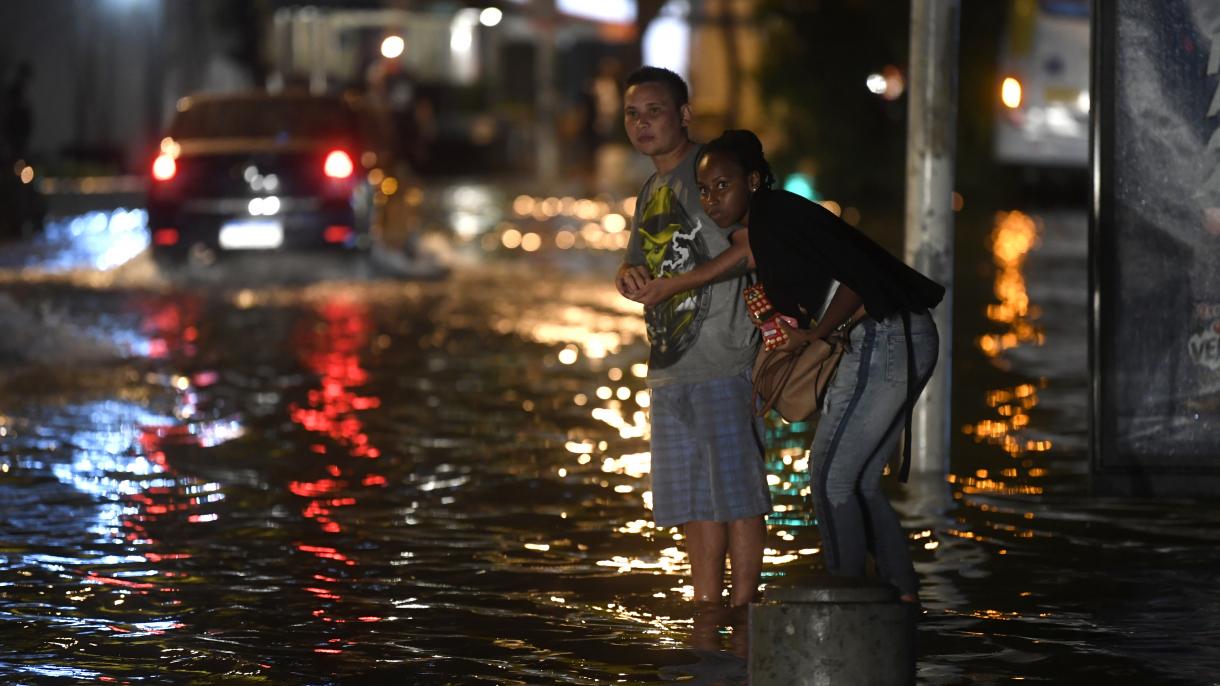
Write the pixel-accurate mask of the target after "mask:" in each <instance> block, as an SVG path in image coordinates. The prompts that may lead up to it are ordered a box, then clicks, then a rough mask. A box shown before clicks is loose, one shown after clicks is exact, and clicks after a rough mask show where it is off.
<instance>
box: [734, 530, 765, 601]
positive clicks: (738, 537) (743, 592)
mask: <svg viewBox="0 0 1220 686" xmlns="http://www.w3.org/2000/svg"><path fill="white" fill-rule="evenodd" d="M728 532H729V564H730V566H731V568H732V575H733V590H732V591H731V592H730V594H729V605H730V606H732V607H739V606H744V605H748V604H749V603H750V602H751V601H752V600H754V596H755V594H756V593H758V579H759V577H760V576H761V575H762V558H763V546H764V545H765V544H766V542H767V525H766V524H765V523H764V521H763V517H762V515H759V516H758V517H746V518H744V519H734V520H733V521H731V522H729V525H728Z"/></svg>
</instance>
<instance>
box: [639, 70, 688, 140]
mask: <svg viewBox="0 0 1220 686" xmlns="http://www.w3.org/2000/svg"><path fill="white" fill-rule="evenodd" d="M689 123H690V105H683V106H682V107H681V108H678V107H677V106H675V105H674V100H673V97H672V96H670V94H669V91H668V90H666V88H665V86H663V85H661V84H659V83H651V82H647V83H637V84H635V85H634V86H632V87H630V88H628V89H627V92H626V93H625V94H624V95H623V126H624V127H625V128H626V129H627V138H628V139H630V140H631V144H632V145H633V146H635V149H636V150H639V151H640V152H641V153H643V154H645V155H648V156H649V157H656V156H657V155H664V154H665V153H669V152H673V151H674V150H677V149H678V148H680V147H681V146H682V144H683V143H684V142H685V141H686V130H685V128H686V126H687V125H688V124H689Z"/></svg>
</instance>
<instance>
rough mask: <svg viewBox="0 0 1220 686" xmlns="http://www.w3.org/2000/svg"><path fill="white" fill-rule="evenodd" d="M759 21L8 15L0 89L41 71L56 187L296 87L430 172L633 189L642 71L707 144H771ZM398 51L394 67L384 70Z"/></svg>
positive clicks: (529, 12)
mask: <svg viewBox="0 0 1220 686" xmlns="http://www.w3.org/2000/svg"><path fill="white" fill-rule="evenodd" d="M755 4H756V0H640V1H639V2H637V0H485V1H484V2H474V1H473V0H471V1H463V2H438V1H431V0H343V1H340V0H319V1H315V2H312V3H309V4H301V3H295V2H288V1H286V0H212V1H209V2H173V1H170V0H6V1H5V2H3V3H0V72H3V73H4V75H5V77H6V78H7V77H8V75H9V74H12V73H15V70H16V69H17V67H18V65H19V64H21V63H23V62H28V63H30V64H31V65H32V66H33V78H32V80H31V81H30V83H29V87H28V92H29V99H30V102H31V105H32V110H33V112H34V128H33V136H32V141H31V145H30V147H31V150H32V155H33V156H34V157H35V158H36V159H39V160H42V161H43V162H44V163H51V169H50V171H51V173H53V174H78V173H117V172H135V173H138V172H142V171H143V169H144V166H145V164H146V163H147V159H146V158H147V157H148V156H149V153H150V152H151V151H152V150H154V149H155V144H156V141H157V140H158V134H159V132H160V130H161V129H162V127H163V126H164V125H165V123H166V121H167V119H168V117H169V115H170V114H171V113H172V112H173V110H174V107H175V103H176V102H177V100H178V99H179V98H180V97H182V96H183V95H186V94H189V93H192V92H198V91H232V90H242V89H248V88H262V87H268V88H270V89H272V90H277V89H284V88H294V87H300V88H308V89H311V90H314V91H338V90H345V89H359V90H367V91H369V92H371V93H373V94H374V95H377V96H379V97H382V98H384V99H385V101H386V103H387V104H388V105H389V106H390V107H392V108H395V109H396V110H397V111H398V112H399V114H400V116H399V122H400V130H401V132H402V134H403V138H404V141H405V145H407V146H408V147H411V148H412V154H411V157H412V159H413V160H414V161H415V162H416V163H417V166H418V167H420V168H421V169H424V170H426V171H429V172H436V173H444V172H454V173H484V172H491V173H496V172H511V173H520V172H525V171H531V172H537V173H538V174H539V175H540V176H542V177H544V178H559V176H561V175H563V176H567V177H570V176H572V175H573V174H574V173H578V174H589V175H593V176H605V175H607V174H614V173H616V170H617V173H618V174H619V175H620V176H623V177H624V178H626V179H631V183H633V184H634V183H637V182H638V179H636V176H638V174H637V172H636V170H635V169H630V170H628V169H627V168H628V167H630V166H631V165H633V164H636V163H638V162H639V160H635V159H633V158H634V157H636V156H635V155H633V154H632V153H630V151H629V150H626V149H625V143H626V142H625V137H624V136H623V134H622V124H621V121H622V118H621V114H620V111H621V103H620V102H619V100H618V98H619V95H620V93H621V84H622V79H623V78H624V77H625V76H626V75H627V74H628V73H630V71H631V70H633V69H634V68H635V67H636V66H638V62H639V61H640V60H641V59H643V61H645V62H647V63H650V64H657V65H660V66H665V67H668V68H671V69H674V70H675V71H677V72H679V73H681V74H683V75H684V76H686V77H687V78H688V80H689V81H690V83H691V88H692V95H693V104H694V106H695V108H696V110H697V112H698V116H697V119H696V124H695V127H694V128H695V134H696V136H697V137H700V138H704V139H706V138H707V137H710V136H714V135H717V134H719V132H720V131H721V130H722V129H723V128H726V127H750V128H756V129H763V133H764V140H766V134H765V128H766V127H765V124H766V119H765V117H764V115H763V112H762V106H761V101H760V99H759V97H758V93H757V88H756V87H755V86H754V85H753V83H754V82H753V79H752V77H751V73H752V70H753V69H754V66H755V65H756V63H757V56H758V54H759V51H760V50H761V46H760V41H759V39H758V33H759V32H758V31H757V30H756V25H755V19H754V18H753V14H754V6H755ZM390 37H395V38H397V39H399V40H400V42H399V44H398V46H397V47H398V50H399V51H398V52H394V51H393V50H391V51H390V53H385V54H383V51H382V44H383V42H385V41H386V39H387V38H390ZM391 47H393V46H391ZM387 55H389V56H387Z"/></svg>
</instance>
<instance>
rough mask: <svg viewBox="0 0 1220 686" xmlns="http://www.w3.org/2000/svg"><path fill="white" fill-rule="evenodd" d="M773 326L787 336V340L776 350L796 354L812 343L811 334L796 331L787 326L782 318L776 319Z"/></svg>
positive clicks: (805, 330) (800, 330)
mask: <svg viewBox="0 0 1220 686" xmlns="http://www.w3.org/2000/svg"><path fill="white" fill-rule="evenodd" d="M775 325H776V326H778V327H779V330H780V331H782V332H783V333H785V334H787V340H785V341H784V344H783V345H781V346H779V347H778V348H776V350H784V351H786V352H796V351H798V350H800V349H801V348H804V347H805V346H807V345H809V344H810V343H812V342H813V341H814V337H813V332H812V331H809V330H808V329H798V328H795V327H793V326H791V325H789V324H788V322H786V321H784V320H783V318H780V317H777V318H776V320H775Z"/></svg>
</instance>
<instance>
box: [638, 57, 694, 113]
mask: <svg viewBox="0 0 1220 686" xmlns="http://www.w3.org/2000/svg"><path fill="white" fill-rule="evenodd" d="M641 83H659V84H661V85H662V86H664V87H665V90H667V91H669V95H670V97H671V98H673V99H674V107H677V108H679V109H680V108H681V107H682V106H683V105H685V104H687V103H689V102H690V91H689V90H687V88H686V82H685V81H683V80H682V77H681V76H678V75H677V74H675V73H674V72H672V71H670V70H668V69H664V68H662V67H640V68H639V69H636V70H635V71H633V72H631V75H630V76H628V77H627V81H626V84H625V85H624V86H623V90H627V89H628V88H631V87H632V86H635V85H639V84H641Z"/></svg>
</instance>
